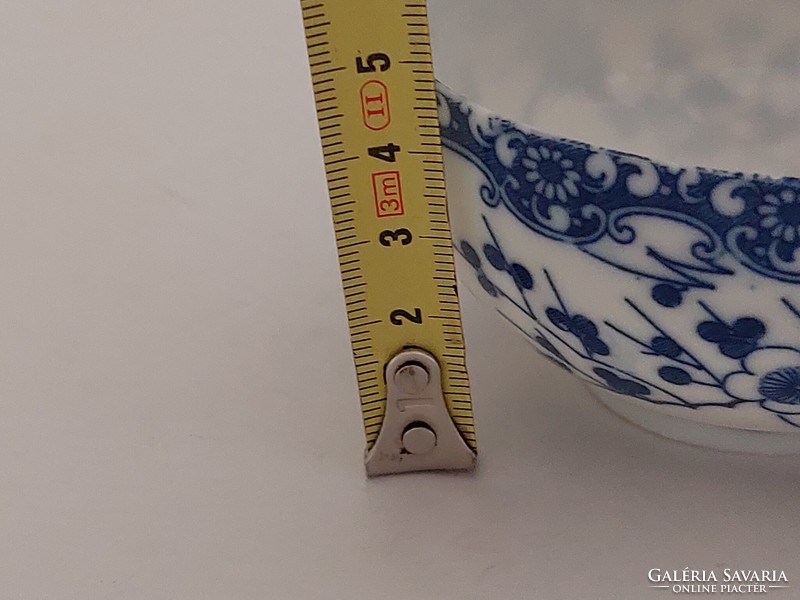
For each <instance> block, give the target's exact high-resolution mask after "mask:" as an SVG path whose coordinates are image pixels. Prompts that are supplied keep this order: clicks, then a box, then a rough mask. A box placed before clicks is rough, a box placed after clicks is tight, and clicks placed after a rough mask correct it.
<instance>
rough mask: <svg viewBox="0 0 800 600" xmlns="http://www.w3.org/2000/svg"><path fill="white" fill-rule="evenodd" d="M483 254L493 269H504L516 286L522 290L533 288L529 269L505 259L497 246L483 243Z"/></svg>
mask: <svg viewBox="0 0 800 600" xmlns="http://www.w3.org/2000/svg"><path fill="white" fill-rule="evenodd" d="M483 254H484V256H486V259H487V260H488V261H489V262H490V263H491V265H492V266H493V267H494V268H495V269H497V270H498V271H505V272H506V273H508V274H509V275H511V278H512V279H513V280H514V283H515V284H516V285H517V287H519V288H520V289H524V290H532V289H533V275H531V273H530V271H528V269H526V268H525V267H523V266H522V265H521V264H519V263H515V262H509V261H507V260H506V257H505V256H504V255H503V253H502V252H501V251H500V249H499V248H497V246H493V245H492V244H485V245H484V246H483Z"/></svg>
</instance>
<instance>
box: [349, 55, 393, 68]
mask: <svg viewBox="0 0 800 600" xmlns="http://www.w3.org/2000/svg"><path fill="white" fill-rule="evenodd" d="M391 66H392V61H391V60H389V57H388V56H386V55H385V54H384V53H383V52H374V53H372V54H370V55H369V56H367V64H364V59H363V58H361V57H360V56H356V71H358V72H359V73H374V72H375V71H386V70H387V69H388V68H389V67H391Z"/></svg>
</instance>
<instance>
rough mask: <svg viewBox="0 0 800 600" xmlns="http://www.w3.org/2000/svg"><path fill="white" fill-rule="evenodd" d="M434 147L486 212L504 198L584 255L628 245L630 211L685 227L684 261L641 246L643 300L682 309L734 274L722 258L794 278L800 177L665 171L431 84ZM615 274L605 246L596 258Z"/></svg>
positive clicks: (633, 234) (798, 265)
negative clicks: (463, 172) (480, 181)
mask: <svg viewBox="0 0 800 600" xmlns="http://www.w3.org/2000/svg"><path fill="white" fill-rule="evenodd" d="M438 100H439V114H440V124H441V134H442V143H443V145H444V146H445V147H446V148H448V149H449V150H452V151H453V152H456V153H458V154H460V155H461V156H463V157H464V158H466V159H467V160H469V161H470V162H472V163H473V164H474V165H475V166H476V167H478V168H479V169H480V170H481V172H482V174H483V176H484V178H485V183H484V186H483V188H482V189H481V196H482V198H483V201H484V202H485V204H486V206H487V207H491V208H496V207H498V206H500V205H503V206H504V207H505V208H506V209H508V210H509V211H511V213H513V214H514V215H515V216H516V218H517V219H519V220H520V221H521V222H522V223H524V224H525V225H526V226H528V227H529V228H530V229H532V230H533V231H535V232H537V233H539V234H541V235H544V236H547V237H549V238H551V239H554V240H558V241H560V242H565V243H569V244H573V245H577V246H579V247H581V248H582V249H583V250H584V251H586V252H587V253H592V252H594V251H595V250H594V249H593V247H594V246H596V245H597V243H598V242H599V241H601V240H604V239H607V240H610V241H611V242H613V243H614V244H616V245H619V246H625V245H628V244H631V243H633V242H634V241H635V240H636V238H637V231H636V228H635V226H634V225H633V223H634V221H635V220H636V219H637V218H641V217H650V218H653V219H660V220H666V221H672V222H673V223H679V224H680V225H681V226H683V227H686V228H689V229H691V230H692V231H693V232H694V235H695V236H696V242H695V243H694V244H693V245H692V247H690V248H687V249H686V253H685V255H683V256H673V255H670V254H669V253H667V252H665V251H664V250H663V249H660V248H655V247H650V248H648V249H647V250H648V253H649V259H650V260H651V261H652V262H653V266H654V268H653V269H651V270H648V271H644V272H642V271H637V272H636V274H637V275H639V276H642V277H647V278H649V279H651V280H652V281H653V288H652V297H653V298H654V299H655V300H656V301H657V302H659V303H660V304H661V305H662V306H667V307H674V306H677V305H679V304H680V303H681V302H682V301H683V299H684V297H685V293H686V292H687V291H689V290H691V289H702V288H705V289H713V288H714V287H715V286H714V284H713V282H712V281H711V278H713V276H718V275H732V274H733V271H732V270H731V269H729V268H726V267H725V266H724V265H723V264H722V262H721V260H720V259H721V257H722V256H723V255H726V254H728V255H731V256H733V257H735V258H736V259H737V260H738V261H739V263H740V264H742V265H743V266H744V267H746V268H747V269H749V270H752V271H754V272H757V273H760V274H762V275H766V276H768V277H770V278H773V279H778V280H781V281H787V282H792V283H798V282H800V261H795V258H796V256H797V250H798V248H800V179H797V178H783V179H772V178H769V177H761V176H756V175H745V174H742V173H730V172H726V171H719V170H712V169H701V168H674V167H671V166H668V165H664V164H659V163H655V162H652V161H650V160H648V159H645V158H643V157H640V156H636V155H633V154H625V153H621V152H614V151H611V150H606V149H602V148H596V147H594V146H591V145H589V144H584V143H580V142H575V141H571V140H566V139H562V138H552V137H549V136H545V135H542V134H539V133H536V132H534V131H531V130H526V129H523V128H521V127H519V126H517V125H515V124H514V123H512V122H511V121H508V120H505V119H501V118H499V117H496V116H494V115H491V114H489V113H484V112H481V109H478V108H477V107H474V106H472V105H470V104H469V103H467V102H466V101H465V100H464V98H462V97H459V96H457V95H455V94H453V93H452V92H450V91H449V90H448V89H447V88H445V87H444V86H442V85H441V84H440V85H439V87H438ZM597 258H599V259H600V260H603V261H604V262H606V263H607V264H610V265H612V266H614V267H616V268H620V269H623V270H631V266H630V265H628V264H626V263H624V262H622V261H621V260H620V259H619V258H618V257H616V256H615V255H614V253H606V254H605V255H602V256H600V255H599V256H598V257H597Z"/></svg>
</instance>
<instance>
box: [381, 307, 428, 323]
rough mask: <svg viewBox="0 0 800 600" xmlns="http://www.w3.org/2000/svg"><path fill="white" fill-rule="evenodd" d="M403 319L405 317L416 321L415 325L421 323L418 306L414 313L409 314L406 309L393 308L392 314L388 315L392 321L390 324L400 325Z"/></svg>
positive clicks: (412, 321) (413, 321)
mask: <svg viewBox="0 0 800 600" xmlns="http://www.w3.org/2000/svg"><path fill="white" fill-rule="evenodd" d="M403 319H406V320H407V321H410V322H411V323H416V324H417V325H419V324H420V323H422V310H421V309H419V308H415V309H414V314H411V313H410V312H408V311H407V310H403V309H402V308H398V309H395V310H393V311H392V314H391V315H389V320H390V321H391V322H392V325H402V324H403Z"/></svg>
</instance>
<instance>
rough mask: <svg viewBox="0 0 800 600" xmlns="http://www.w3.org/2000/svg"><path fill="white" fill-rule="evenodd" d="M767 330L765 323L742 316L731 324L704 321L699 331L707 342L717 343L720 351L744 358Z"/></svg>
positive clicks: (732, 356)
mask: <svg viewBox="0 0 800 600" xmlns="http://www.w3.org/2000/svg"><path fill="white" fill-rule="evenodd" d="M766 332H767V328H766V327H765V326H764V323H763V322H761V321H760V320H759V319H756V318H753V317H742V318H741V319H736V321H734V322H733V323H731V324H728V323H725V322H722V321H719V320H714V321H703V322H702V323H700V324H699V325H698V326H697V333H698V334H699V335H700V337H701V338H703V339H704V340H706V341H707V342H712V343H714V344H717V346H718V347H719V351H720V352H721V353H722V354H724V355H725V356H728V357H730V358H737V359H738V358H744V357H745V356H747V355H748V354H750V353H751V352H753V351H754V350H755V349H756V348H758V344H759V342H760V340H761V338H763V337H764V334H765V333H766Z"/></svg>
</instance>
